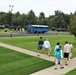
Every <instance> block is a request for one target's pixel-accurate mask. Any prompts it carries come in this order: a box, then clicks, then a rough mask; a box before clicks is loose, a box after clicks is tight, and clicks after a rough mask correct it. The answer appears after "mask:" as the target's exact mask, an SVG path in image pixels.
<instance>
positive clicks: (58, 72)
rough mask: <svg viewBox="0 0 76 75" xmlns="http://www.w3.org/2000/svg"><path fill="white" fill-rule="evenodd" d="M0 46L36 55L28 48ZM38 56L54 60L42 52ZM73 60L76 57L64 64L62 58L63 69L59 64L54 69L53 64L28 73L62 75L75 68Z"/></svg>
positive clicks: (75, 59) (34, 74)
mask: <svg viewBox="0 0 76 75" xmlns="http://www.w3.org/2000/svg"><path fill="white" fill-rule="evenodd" d="M0 46H3V47H6V48H9V49H12V50H15V51H18V52H21V53H25V54H29V55H32V56H35V57H38V56H37V53H36V52H33V51H29V50H26V49H23V48H19V47H15V46H11V45H8V44H4V43H0ZM38 58H42V59H45V60H49V61H54V59H55V58H54V57H52V56H50V57H49V56H47V55H44V54H41V56H40V57H38ZM75 61H76V58H73V59H71V60H70V61H69V65H68V66H65V65H64V60H63V66H64V69H60V66H58V69H57V70H54V68H55V66H53V67H49V68H46V69H44V70H41V71H38V72H36V73H33V74H30V75H64V74H65V73H67V72H69V71H70V70H73V69H75V68H76V65H75V63H76V62H75Z"/></svg>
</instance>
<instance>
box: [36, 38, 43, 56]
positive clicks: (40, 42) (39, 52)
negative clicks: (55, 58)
mask: <svg viewBox="0 0 76 75" xmlns="http://www.w3.org/2000/svg"><path fill="white" fill-rule="evenodd" d="M43 43H44V42H43V40H42V37H40V39H39V41H38V55H37V56H40V54H41V52H42V48H43Z"/></svg>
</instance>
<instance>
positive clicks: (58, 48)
mask: <svg viewBox="0 0 76 75" xmlns="http://www.w3.org/2000/svg"><path fill="white" fill-rule="evenodd" d="M54 55H55V70H56V69H57V65H58V64H59V63H60V69H63V68H64V67H63V66H62V61H61V60H62V59H63V56H62V48H61V45H60V43H59V42H57V45H56V46H55V48H54Z"/></svg>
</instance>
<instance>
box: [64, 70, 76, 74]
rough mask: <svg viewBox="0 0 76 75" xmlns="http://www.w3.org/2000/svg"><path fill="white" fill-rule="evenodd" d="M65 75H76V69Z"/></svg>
mask: <svg viewBox="0 0 76 75" xmlns="http://www.w3.org/2000/svg"><path fill="white" fill-rule="evenodd" d="M65 75H76V69H74V70H71V71H70V72H68V73H66V74H65Z"/></svg>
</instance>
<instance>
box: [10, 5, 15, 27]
mask: <svg viewBox="0 0 76 75" xmlns="http://www.w3.org/2000/svg"><path fill="white" fill-rule="evenodd" d="M9 7H10V8H11V11H10V12H11V23H10V24H11V26H12V11H13V7H14V6H13V5H9Z"/></svg>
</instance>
